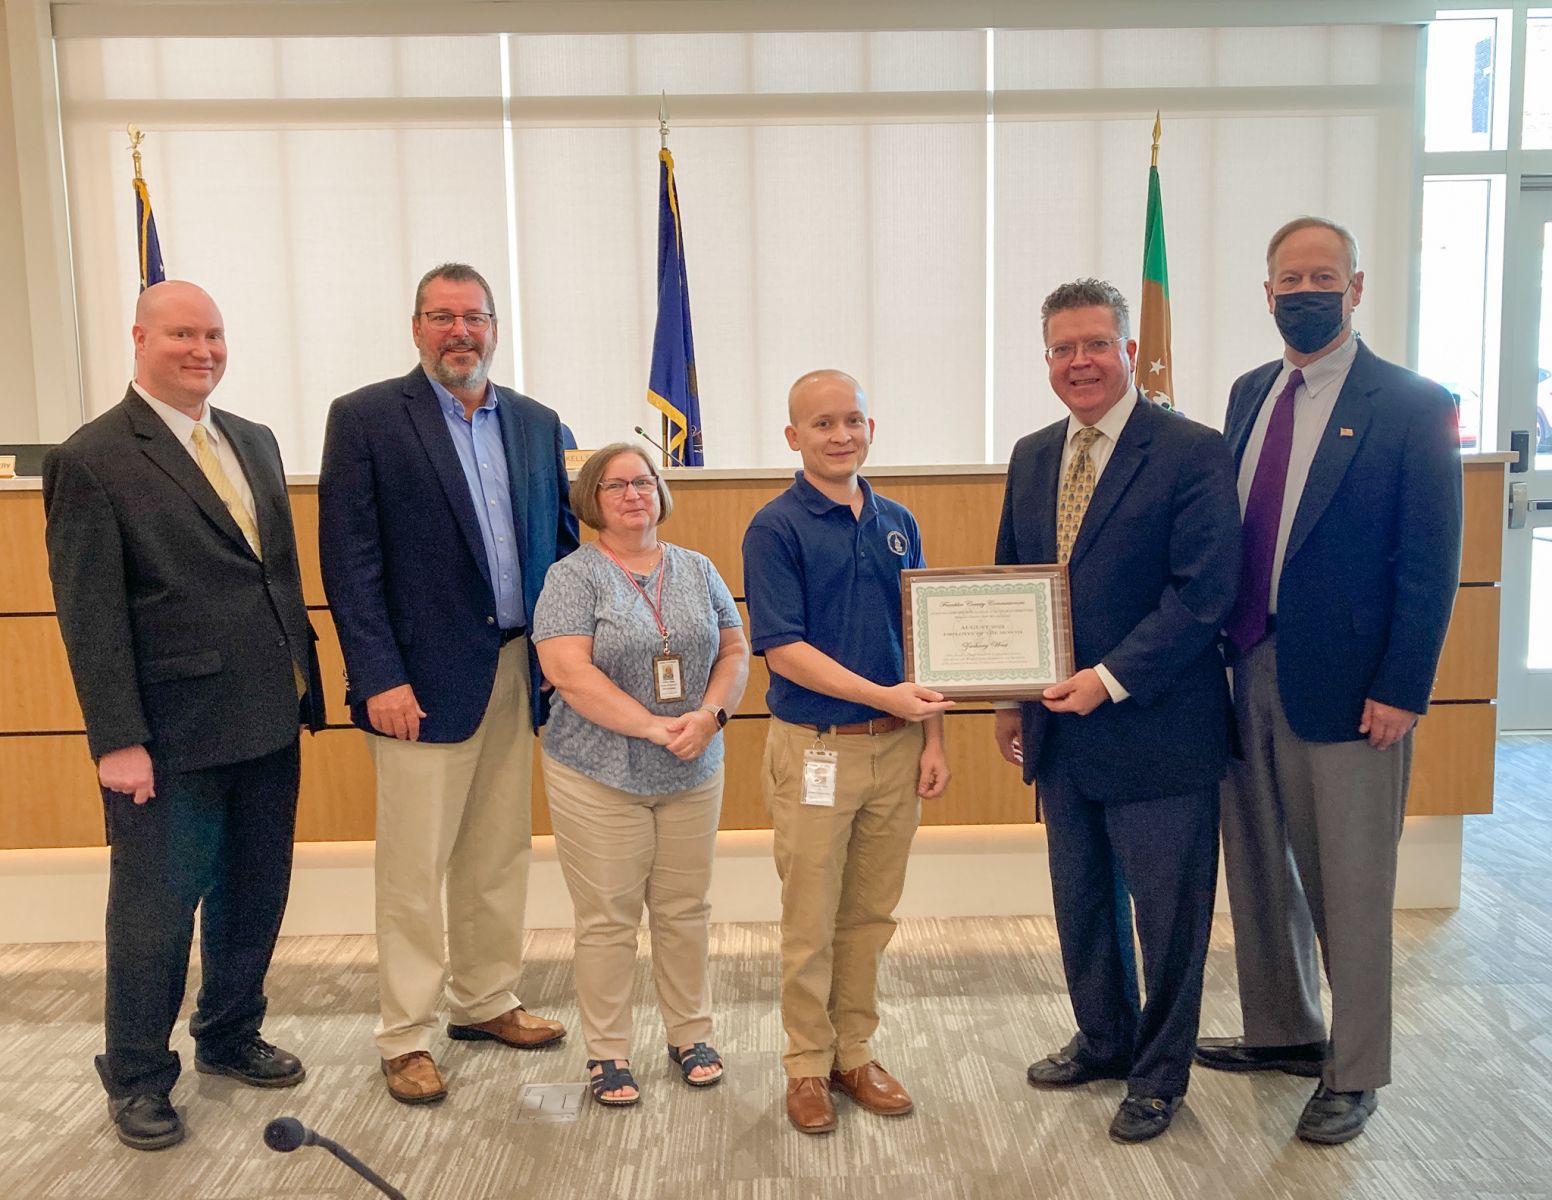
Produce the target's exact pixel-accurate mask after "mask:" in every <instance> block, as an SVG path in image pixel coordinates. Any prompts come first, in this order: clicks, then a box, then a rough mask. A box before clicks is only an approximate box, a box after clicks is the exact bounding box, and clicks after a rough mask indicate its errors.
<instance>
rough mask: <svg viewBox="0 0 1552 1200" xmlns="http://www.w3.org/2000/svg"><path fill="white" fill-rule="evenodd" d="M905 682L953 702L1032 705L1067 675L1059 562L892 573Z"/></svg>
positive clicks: (1068, 612)
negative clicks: (898, 608)
mask: <svg viewBox="0 0 1552 1200" xmlns="http://www.w3.org/2000/svg"><path fill="white" fill-rule="evenodd" d="M900 606H901V614H902V616H903V622H902V628H903V630H904V635H905V677H906V679H908V680H910V681H911V682H912V683H918V684H921V685H922V686H923V687H929V688H931V689H932V690H933V691H936V692H941V693H942V694H943V695H945V696H947V697H949V698H951V699H954V700H1035V699H1038V698H1039V696H1040V693H1041V692H1042V691H1044V690H1045V689H1046V688H1048V687H1050V686H1051V685H1052V684H1054V683H1060V682H1061V681H1062V680H1064V679H1067V678H1069V677H1070V676H1071V675H1072V674H1073V670H1074V667H1073V648H1072V598H1071V590H1070V588H1069V586H1068V580H1067V567H1066V565H1065V564H1058V563H1042V564H1033V565H1023V566H1006V567H997V566H984V567H928V568H925V569H922V570H914V571H902V572H900Z"/></svg>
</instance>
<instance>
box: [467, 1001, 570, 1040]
mask: <svg viewBox="0 0 1552 1200" xmlns="http://www.w3.org/2000/svg"><path fill="white" fill-rule="evenodd" d="M447 1036H448V1037H450V1038H453V1039H455V1040H457V1041H460V1042H500V1043H502V1044H503V1045H506V1046H516V1047H517V1048H518V1049H519V1050H537V1049H538V1048H539V1047H540V1046H553V1045H554V1044H555V1043H556V1042H558V1041H560V1040H561V1038H563V1037H565V1036H566V1027H565V1026H564V1025H562V1024H561V1023H560V1022H559V1021H551V1020H549V1019H548V1018H546V1017H536V1016H534V1015H533V1013H531V1012H529V1011H528V1010H527V1009H526V1008H524V1007H523V1006H522V1005H521V1004H519V1005H518V1006H517V1007H516V1008H509V1009H508V1010H507V1011H506V1012H504V1013H502V1014H501V1015H500V1016H499V1017H492V1018H491V1019H490V1020H488V1021H481V1022H480V1023H479V1024H478V1025H454V1024H452V1023H449V1024H448V1026H447Z"/></svg>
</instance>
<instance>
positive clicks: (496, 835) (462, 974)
mask: <svg viewBox="0 0 1552 1200" xmlns="http://www.w3.org/2000/svg"><path fill="white" fill-rule="evenodd" d="M367 744H368V745H369V746H370V747H371V750H372V757H373V760H374V762H375V764H376V767H377V868H376V877H377V980H378V990H379V993H380V997H381V999H380V1005H381V1015H380V1018H379V1020H378V1024H377V1031H376V1037H377V1048H378V1051H379V1053H380V1054H381V1055H382V1056H383V1057H384V1058H396V1057H397V1056H399V1055H401V1054H408V1053H409V1052H410V1051H412V1050H430V1049H431V1031H432V1029H433V1027H434V1024H435V1020H436V1004H437V999H438V997H439V996H441V995H442V993H443V991H444V987H445V991H446V995H447V1004H448V1008H449V1009H450V1010H451V1019H452V1020H453V1021H454V1022H456V1023H457V1024H460V1025H469V1024H476V1023H478V1022H480V1021H488V1020H490V1019H491V1018H492V1017H495V1016H499V1015H500V1014H501V1013H504V1012H506V1011H507V1010H508V1009H511V1008H513V1007H515V1006H516V1005H517V1003H518V999H517V993H516V987H517V976H518V972H519V971H520V969H521V967H522V963H523V908H524V906H525V905H526V903H527V900H528V860H529V853H530V851H529V836H530V832H531V830H532V827H533V812H532V808H531V796H530V790H531V788H530V784H531V780H532V771H533V744H534V736H533V725H532V723H531V721H530V717H529V701H528V640H527V639H526V638H516V639H514V640H513V641H511V642H508V643H507V644H506V645H505V646H503V647H502V648H501V657H500V659H499V660H498V662H497V665H496V679H495V682H494V684H493V685H492V687H491V696H490V705H489V707H488V708H487V709H486V712H485V719H484V720H483V721H481V722H480V725H479V728H478V729H476V730H475V731H474V734H473V736H471V737H470V738H469V739H468V741H464V742H453V743H442V744H432V743H430V742H406V741H400V740H398V739H396V738H387V737H378V736H376V735H373V734H368V735H367ZM444 881H445V883H446V887H447V914H446V922H445V929H446V933H445V938H444V932H443V930H444V920H443V910H442V889H443V883H444Z"/></svg>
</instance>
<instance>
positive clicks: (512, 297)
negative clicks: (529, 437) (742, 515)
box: [56, 26, 1417, 472]
mask: <svg viewBox="0 0 1552 1200" xmlns="http://www.w3.org/2000/svg"><path fill="white" fill-rule="evenodd" d="M1416 37H1417V32H1416V30H1415V29H1413V28H1409V27H1383V28H1382V27H1377V26H1341V27H1330V28H1325V27H1315V28H1303V29H1264V28H1258V29H1174V30H1107V31H1097V30H1070V29H1069V30H1059V31H1016V32H997V33H995V34H988V33H986V32H985V31H974V30H972V31H965V30H957V31H944V32H931V31H926V32H920V31H918V32H901V33H878V32H873V33H847V32H839V33H803V34H793V33H748V34H744V33H739V34H730V33H675V34H591V35H570V34H568V35H527V34H524V35H494V34H492V35H480V36H470V37H401V38H386V37H385V38H372V37H351V38H326V37H301V36H298V37H284V38H224V39H217V38H176V37H159V38H92V37H72V38H66V39H62V40H60V41H59V42H57V43H56V45H57V51H58V63H59V72H60V88H61V103H62V112H63V117H64V129H65V151H66V168H67V173H68V193H69V198H70V219H71V233H72V253H73V256H74V264H75V274H76V280H75V282H76V290H77V307H78V313H79V321H80V333H81V346H82V355H83V380H84V387H85V389H86V392H87V397H86V399H87V407H88V410H89V411H90V412H92V413H96V412H100V411H102V410H104V409H105V408H107V407H109V406H111V405H112V404H113V403H115V402H117V400H118V398H119V397H120V396H121V395H122V393H123V389H124V385H125V382H126V380H127V378H128V376H129V373H130V370H131V354H130V346H129V337H128V329H129V325H130V322H131V314H132V312H133V305H134V298H135V288H136V281H135V255H134V231H133V220H132V213H133V208H132V204H131V200H130V189H129V178H130V160H129V155H128V153H127V150H126V141H125V137H124V133H123V129H124V125H125V123H126V122H129V121H133V122H135V123H136V124H138V125H139V126H141V127H142V128H143V129H145V130H146V131H147V132H148V134H149V135H150V137H149V139H148V141H147V142H146V145H145V155H146V159H145V174H146V178H147V181H148V183H149V185H150V188H151V195H152V199H153V202H154V204H155V208H156V215H157V222H158V226H159V229H160V232H161V238H162V246H163V251H164V254H165V257H166V262H167V268H168V272H169V274H170V275H173V276H177V277H182V278H189V279H192V280H194V281H196V282H198V283H201V284H202V285H204V286H205V287H207V288H208V289H209V290H210V292H211V294H212V295H213V296H214V297H215V298H216V301H217V302H218V303H219V304H220V305H221V307H222V309H223V311H224V313H225V316H226V319H227V323H228V326H229V337H230V343H231V348H232V349H231V363H230V367H229V369H228V373H227V378H226V381H225V382H224V383H223V385H222V389H221V392H220V393H219V399H218V403H221V404H224V405H225V406H227V407H230V408H232V409H235V410H236V411H239V412H242V413H244V414H245V415H249V416H252V417H254V418H255V419H258V420H262V421H265V422H266V423H268V424H270V425H271V426H272V427H273V428H274V429H275V431H276V433H277V435H278V436H279V438H280V441H281V446H282V449H283V450H284V452H285V454H286V460H287V465H288V467H289V468H290V469H291V470H293V471H304V472H305V471H311V470H314V469H316V464H317V461H318V456H319V452H320V450H321V442H322V429H323V421H324V417H325V414H326V411H327V407H328V403H329V401H330V400H331V399H332V398H333V397H335V396H337V395H340V394H342V393H343V392H346V391H348V390H351V389H352V388H355V387H358V386H360V385H361V384H363V383H367V382H370V381H372V380H376V379H381V378H384V377H387V376H390V375H397V374H402V373H403V372H404V371H406V370H408V369H409V368H410V367H411V366H412V365H413V364H414V362H415V354H414V349H413V346H412V345H411V343H410V340H409V320H408V318H409V313H410V309H411V300H412V293H413V288H414V284H415V281H416V279H417V278H418V277H419V276H420V274H421V273H422V272H424V271H425V270H426V269H427V268H428V267H430V266H432V265H433V264H435V263H437V262H441V261H444V260H448V259H461V260H466V261H469V262H471V263H473V264H474V265H475V266H477V267H478V268H479V269H480V270H481V271H482V272H484V273H485V275H486V277H487V278H488V279H489V280H490V282H491V284H492V287H493V288H494V289H495V291H496V295H497V302H498V307H499V308H500V310H501V317H502V326H501V338H502V346H501V350H500V352H499V353H498V356H497V360H496V365H495V368H494V370H493V375H494V376H495V378H497V379H498V381H500V382H503V383H511V384H514V385H516V386H519V387H521V388H522V389H523V390H525V391H527V392H528V393H529V394H530V395H533V396H535V397H536V398H538V399H539V400H541V401H542V402H544V403H546V404H549V405H550V406H551V407H553V408H555V409H556V410H557V411H559V412H560V413H561V416H562V418H563V419H564V420H566V421H567V422H568V423H569V424H570V425H571V426H572V428H573V430H574V431H575V433H576V435H577V439H578V441H579V443H580V444H581V445H583V446H592V445H599V444H602V443H603V442H606V441H612V440H615V439H617V438H620V437H624V436H629V430H630V428H631V426H633V425H636V424H638V423H639V424H642V425H643V426H645V427H647V428H648V429H649V430H650V429H654V428H655V426H656V420H655V411H654V410H652V409H650V408H649V407H648V406H647V404H646V402H645V398H644V397H645V391H646V379H647V369H648V364H649V359H650V354H651V342H652V328H653V322H654V318H655V288H656V279H655V271H656V226H657V157H656V151H657V145H658V141H657V130H656V121H655V118H656V113H657V106H658V93H659V91H660V90H665V91H667V93H668V95H669V104H670V108H671V118H672V119H671V124H672V127H673V129H672V134H671V138H670V148H671V149H672V150H673V152H674V156H675V160H676V164H677V168H678V183H679V196H680V201H681V204H682V209H683V225H684V237H685V243H686V248H687V255H688V264H689V280H690V294H691V301H692V315H693V320H694V331H695V341H696V349H697V365H698V374H699V379H700V388H701V405H702V416H703V419H704V424H705V442H706V456H707V463H708V465H709V466H715V467H746V466H750V467H752V466H785V465H791V462H792V459H793V456H792V454H791V452H790V451H789V450H788V449H787V447H786V444H785V441H784V439H783V438H782V435H781V428H782V425H783V424H784V423H785V403H786V389H787V386H788V384H789V383H790V382H791V380H792V379H793V378H795V377H796V376H797V375H798V374H800V373H801V372H803V371H805V370H808V369H811V368H814V367H818V366H836V367H841V368H843V369H846V370H849V371H851V372H853V373H854V374H856V375H857V376H858V378H859V379H861V380H862V382H863V384H864V386H865V387H866V388H867V389H868V392H869V394H870V397H871V399H872V403H873V413H874V416H875V418H876V419H877V421H878V437H877V442H876V447H875V451H874V458H873V462H874V463H876V464H886V465H887V464H948V463H960V462H966V463H973V462H981V461H984V460H986V458H987V457H988V454H989V455H990V457H991V458H992V460H994V461H1000V460H1002V459H1004V458H1005V457H1006V455H1007V453H1008V451H1009V450H1010V449H1011V446H1012V443H1013V442H1014V441H1015V440H1016V439H1017V437H1019V436H1021V435H1022V434H1024V433H1027V432H1029V431H1030V430H1032V429H1034V428H1037V427H1039V426H1040V425H1042V424H1045V423H1047V422H1049V421H1050V420H1054V419H1056V418H1057V417H1058V416H1060V415H1061V413H1062V409H1061V407H1060V403H1059V401H1057V400H1056V398H1055V397H1054V396H1053V395H1051V392H1050V388H1049V385H1048V383H1047V382H1046V372H1045V365H1044V362H1043V360H1042V358H1041V341H1040V329H1039V306H1040V301H1041V299H1042V298H1043V297H1044V296H1045V294H1046V293H1047V292H1048V291H1050V289H1051V288H1052V287H1054V286H1055V285H1056V284H1058V283H1061V282H1063V281H1064V280H1067V279H1070V278H1073V277H1074V276H1076V275H1080V274H1094V275H1100V276H1104V277H1107V278H1109V279H1111V280H1112V281H1113V282H1115V283H1116V284H1117V285H1118V286H1119V287H1120V288H1121V289H1122V290H1123V291H1124V292H1125V293H1126V294H1127V295H1128V297H1130V298H1132V299H1133V301H1134V304H1135V300H1136V297H1137V296H1138V293H1139V290H1140V273H1141V260H1142V235H1143V216H1144V206H1145V198H1146V188H1147V167H1148V149H1149V140H1150V138H1149V132H1150V129H1151V125H1152V120H1153V110H1154V109H1155V108H1156V107H1157V108H1162V109H1163V110H1164V143H1163V149H1162V151H1161V155H1160V166H1161V171H1162V175H1163V190H1164V204H1165V220H1166V228H1167V234H1168V243H1169V268H1170V283H1171V294H1172V300H1173V307H1174V329H1175V357H1176V364H1175V381H1176V386H1177V390H1178V392H1179V393H1180V394H1179V400H1180V403H1181V407H1183V408H1184V409H1185V410H1186V411H1187V412H1188V413H1189V414H1191V415H1192V416H1195V417H1197V418H1198V419H1201V420H1204V421H1207V422H1209V423H1213V424H1217V423H1219V422H1220V421H1221V417H1222V411H1223V406H1224V401H1225V398H1226V394H1227V389H1228V385H1229V383H1230V382H1231V381H1232V380H1233V378H1234V377H1235V376H1236V375H1237V374H1238V373H1239V372H1241V371H1243V370H1245V369H1247V368H1249V367H1250V366H1253V365H1255V364H1256V363H1258V362H1261V361H1264V360H1266V359H1267V358H1270V357H1272V356H1273V355H1274V354H1275V353H1276V352H1277V346H1278V342H1277V338H1276V336H1275V332H1274V331H1273V328H1272V325H1271V321H1270V318H1269V317H1268V315H1267V313H1266V309H1265V303H1264V300H1263V299H1262V297H1261V288H1260V284H1261V280H1262V279H1263V278H1264V264H1263V258H1262V256H1263V253H1264V248H1265V243H1266V239H1267V236H1268V235H1269V234H1270V233H1271V231H1272V229H1273V228H1275V227H1276V226H1277V225H1278V224H1279V223H1281V222H1282V221H1283V220H1285V219H1286V218H1288V217H1291V216H1294V215H1297V214H1298V213H1301V212H1307V211H1313V212H1320V213H1325V214H1329V215H1332V216H1335V217H1337V218H1339V219H1342V220H1344V221H1346V222H1348V223H1349V224H1350V225H1352V227H1353V228H1354V230H1355V232H1356V233H1357V234H1358V237H1359V239H1360V242H1361V243H1362V244H1363V246H1364V254H1365V262H1364V266H1365V268H1366V269H1367V271H1368V275H1369V283H1368V289H1367V290H1366V293H1365V298H1364V303H1363V307H1362V308H1361V309H1360V313H1359V326H1360V328H1362V329H1363V330H1364V331H1365V334H1366V336H1367V337H1368V338H1369V340H1370V341H1371V343H1373V344H1374V345H1375V347H1376V349H1378V350H1380V351H1381V352H1382V353H1386V354H1388V355H1390V356H1391V357H1395V358H1404V357H1405V354H1404V350H1405V330H1406V327H1407V297H1408V295H1409V287H1410V277H1409V272H1410V265H1409V264H1410V262H1411V258H1412V253H1413V246H1412V245H1411V244H1410V239H1411V233H1410V230H1411V228H1412V218H1411V215H1410V214H1411V209H1412V207H1413V199H1412V194H1411V193H1412V187H1413V178H1414V175H1413V172H1412V170H1411V153H1412V151H1411V143H1412V129H1413V118H1412V112H1413V91H1414V81H1413V75H1414V73H1415V66H1416ZM503 39H505V50H506V54H505V56H503V53H502V51H503ZM989 48H990V51H991V53H990V54H989V53H988V50H989ZM1290 48H1291V49H1290ZM991 84H995V89H993V88H992V87H991V86H990V85H991ZM988 114H991V120H988ZM509 264H515V273H514V271H513V270H512V269H511V268H510V266H509ZM519 369H520V371H521V374H520V376H519V373H518V372H519Z"/></svg>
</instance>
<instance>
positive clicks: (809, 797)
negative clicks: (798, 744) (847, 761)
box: [800, 746, 839, 808]
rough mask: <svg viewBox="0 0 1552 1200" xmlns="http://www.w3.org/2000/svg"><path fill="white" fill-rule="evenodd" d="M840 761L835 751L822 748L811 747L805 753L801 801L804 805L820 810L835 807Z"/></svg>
mask: <svg viewBox="0 0 1552 1200" xmlns="http://www.w3.org/2000/svg"><path fill="white" fill-rule="evenodd" d="M838 760H839V756H838V755H837V754H836V753H835V751H834V750H826V749H824V748H823V747H821V746H810V747H809V748H808V749H807V750H805V751H803V794H802V796H801V797H800V799H801V801H802V802H803V803H804V804H812V805H815V806H817V807H819V808H834V807H835V772H836V764H837V762H838Z"/></svg>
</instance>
